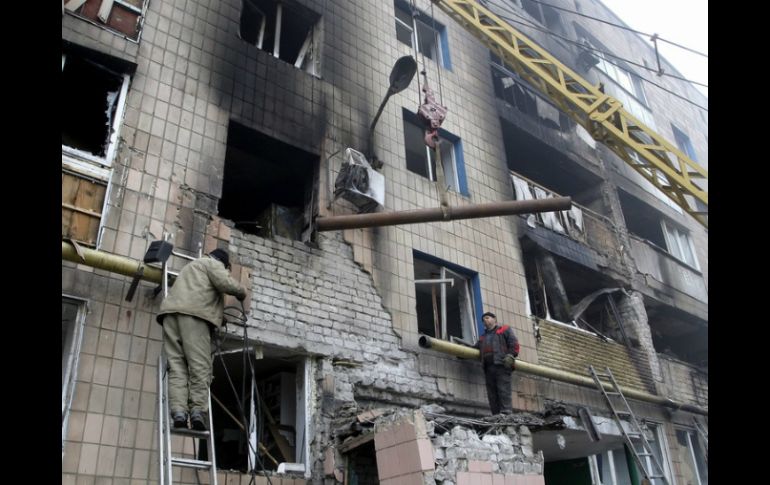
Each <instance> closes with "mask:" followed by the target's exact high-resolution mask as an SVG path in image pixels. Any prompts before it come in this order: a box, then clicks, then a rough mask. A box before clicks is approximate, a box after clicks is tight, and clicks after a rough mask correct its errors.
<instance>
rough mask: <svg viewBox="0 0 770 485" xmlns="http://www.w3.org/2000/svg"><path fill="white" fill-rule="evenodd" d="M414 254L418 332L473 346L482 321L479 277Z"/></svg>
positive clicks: (415, 252) (456, 267)
mask: <svg viewBox="0 0 770 485" xmlns="http://www.w3.org/2000/svg"><path fill="white" fill-rule="evenodd" d="M413 254H414V280H415V285H414V289H415V296H416V299H417V328H418V331H419V332H420V333H422V334H425V335H429V336H431V337H437V338H441V339H444V340H451V339H452V338H453V337H454V338H459V339H462V340H464V341H466V342H468V343H473V342H475V341H476V339H477V338H478V327H479V325H480V323H477V322H478V321H480V320H481V319H480V318H479V316H478V315H477V311H478V309H480V308H481V301H480V300H481V299H480V291H479V287H478V274H477V273H474V272H472V271H469V270H467V269H465V268H461V267H459V266H456V265H453V264H450V263H446V262H443V261H441V260H438V259H436V258H433V257H431V256H428V255H425V254H423V253H419V252H417V251H414V253H413Z"/></svg>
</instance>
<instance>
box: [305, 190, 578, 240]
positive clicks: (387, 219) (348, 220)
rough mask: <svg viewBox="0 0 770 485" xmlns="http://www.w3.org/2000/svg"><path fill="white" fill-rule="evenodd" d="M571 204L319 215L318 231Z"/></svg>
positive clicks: (555, 201)
mask: <svg viewBox="0 0 770 485" xmlns="http://www.w3.org/2000/svg"><path fill="white" fill-rule="evenodd" d="M570 207H572V199H571V198H570V197H552V198H548V199H539V200H507V201H503V202H490V203H487V204H469V205H462V206H456V207H437V208H433V209H414V210H408V211H399V212H376V213H373V214H353V215H346V216H330V217H319V218H317V219H316V229H317V230H318V231H319V232H323V231H336V230H338V229H360V228H363V227H381V226H397V225H399V224H417V223H420V222H433V221H453V220H456V219H478V218H482V217H494V216H510V215H514V214H531V213H535V212H552V211H561V210H568V209H569V208H570Z"/></svg>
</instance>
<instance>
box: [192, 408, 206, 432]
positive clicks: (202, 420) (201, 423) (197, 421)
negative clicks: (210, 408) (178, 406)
mask: <svg viewBox="0 0 770 485" xmlns="http://www.w3.org/2000/svg"><path fill="white" fill-rule="evenodd" d="M190 424H191V425H192V429H194V430H196V431H206V430H207V429H208V427H207V426H206V414H205V413H203V412H202V411H198V410H195V411H193V412H192V413H191V414H190Z"/></svg>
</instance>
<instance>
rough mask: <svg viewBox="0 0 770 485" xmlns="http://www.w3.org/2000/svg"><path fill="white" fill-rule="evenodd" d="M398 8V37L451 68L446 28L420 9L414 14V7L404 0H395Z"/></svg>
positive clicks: (400, 40) (429, 57)
mask: <svg viewBox="0 0 770 485" xmlns="http://www.w3.org/2000/svg"><path fill="white" fill-rule="evenodd" d="M393 4H394V7H395V10H396V38H397V39H398V40H399V42H401V43H403V44H406V45H408V46H409V47H412V48H416V49H417V52H419V53H420V54H422V55H424V56H425V57H427V58H428V59H431V60H434V61H436V62H437V63H438V64H439V65H440V66H443V67H444V68H446V69H451V68H452V66H451V62H450V60H449V48H448V43H447V35H446V28H445V27H444V26H443V25H442V24H440V23H438V22H436V20H435V19H433V18H432V17H430V16H428V15H425V14H424V13H422V12H420V11H415V13H414V16H413V15H412V8H411V7H410V6H409V4H408V3H407V2H405V1H402V0H395V2H393ZM415 46H416V47H415Z"/></svg>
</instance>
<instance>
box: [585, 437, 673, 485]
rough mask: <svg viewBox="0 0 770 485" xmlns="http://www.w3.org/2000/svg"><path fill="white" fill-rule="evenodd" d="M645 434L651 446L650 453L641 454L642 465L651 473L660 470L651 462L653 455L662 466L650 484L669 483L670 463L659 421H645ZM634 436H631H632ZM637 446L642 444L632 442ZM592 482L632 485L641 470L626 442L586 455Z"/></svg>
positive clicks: (662, 484) (653, 473)
mask: <svg viewBox="0 0 770 485" xmlns="http://www.w3.org/2000/svg"><path fill="white" fill-rule="evenodd" d="M643 426H644V427H646V429H645V438H646V439H647V442H648V443H649V444H650V447H651V448H652V455H653V456H652V457H651V456H642V457H641V458H642V460H643V461H644V467H645V469H646V470H648V471H650V472H651V474H652V475H659V474H660V471H659V470H658V468H657V467H656V466H655V465H654V464H653V462H652V459H653V457H654V458H655V460H656V461H657V463H658V465H659V466H661V467H663V475H664V476H665V480H664V479H662V478H653V479H652V481H651V482H650V485H668V484H670V483H672V481H671V467H670V463H669V459H668V446H667V445H666V437H665V434H664V432H663V427H662V426H661V425H658V424H653V423H649V422H647V423H645V424H643ZM632 439H634V438H632ZM634 441H635V442H636V441H637V440H636V439H634ZM635 446H636V449H637V450H641V449H642V445H641V444H638V443H636V444H635ZM589 464H590V466H591V474H592V478H593V483H595V484H601V485H633V484H634V483H637V482H638V479H639V477H641V476H642V475H643V474H642V473H641V471H640V470H639V467H638V465H637V463H636V460H635V458H634V457H633V455H632V454H631V452H630V450H629V449H628V447H627V446H626V445H623V446H618V447H616V448H613V449H611V450H607V451H604V452H602V453H601V454H597V455H591V456H590V457H589Z"/></svg>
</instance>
